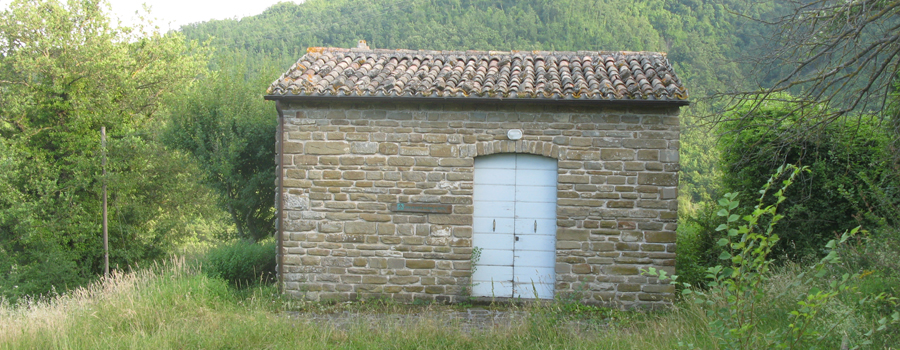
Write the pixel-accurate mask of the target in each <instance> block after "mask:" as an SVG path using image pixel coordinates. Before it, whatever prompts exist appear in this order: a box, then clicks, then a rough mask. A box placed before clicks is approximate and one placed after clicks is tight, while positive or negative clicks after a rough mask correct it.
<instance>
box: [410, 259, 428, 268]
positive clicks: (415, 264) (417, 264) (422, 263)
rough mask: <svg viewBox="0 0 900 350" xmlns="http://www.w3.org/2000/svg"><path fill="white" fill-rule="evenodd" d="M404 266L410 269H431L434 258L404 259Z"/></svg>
mask: <svg viewBox="0 0 900 350" xmlns="http://www.w3.org/2000/svg"><path fill="white" fill-rule="evenodd" d="M406 267H407V268H410V269H433V268H434V260H415V259H409V260H406Z"/></svg>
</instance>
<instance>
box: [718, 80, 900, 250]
mask: <svg viewBox="0 0 900 350" xmlns="http://www.w3.org/2000/svg"><path fill="white" fill-rule="evenodd" d="M784 100H786V101H787V100H789V98H787V97H785V98H784ZM807 112H808V111H804V110H798V109H797V107H796V106H795V105H792V104H790V103H787V102H784V103H778V102H774V101H768V102H765V103H762V104H760V105H758V106H755V105H753V104H752V103H747V104H745V105H743V106H739V108H737V109H736V110H735V111H734V112H732V113H734V114H733V116H734V118H733V119H741V120H739V121H734V122H729V123H724V124H723V125H722V127H723V131H725V136H723V138H722V140H721V142H720V145H721V147H722V165H723V167H724V168H723V176H722V181H723V187H724V191H725V192H735V193H741V195H740V196H739V198H737V199H738V200H739V201H740V202H741V203H752V202H753V201H752V200H751V198H752V197H753V195H754V193H755V191H756V190H757V189H759V188H760V187H762V185H763V184H764V183H765V181H766V179H767V178H768V177H769V172H770V171H771V169H775V168H778V167H779V166H783V165H785V164H798V165H802V166H806V167H807V168H808V169H809V171H808V172H804V173H802V174H800V175H798V177H797V179H796V183H795V185H794V186H792V187H791V188H790V189H788V190H786V192H785V197H786V200H785V202H784V203H782V204H781V205H779V213H778V214H780V215H783V216H784V218H783V219H782V221H783V222H782V225H779V226H778V227H775V228H774V230H775V231H774V233H776V234H778V235H779V236H780V237H781V240H780V243H779V245H778V246H776V247H774V251H773V256H775V257H787V258H789V259H792V260H799V259H801V258H806V257H810V256H819V257H821V256H822V254H823V252H824V247H823V246H822V245H823V244H824V243H825V242H827V241H828V240H829V239H831V238H834V237H836V236H838V235H840V234H841V232H844V231H846V230H849V229H851V228H853V227H856V226H859V225H862V226H863V228H865V229H872V228H874V227H877V226H879V225H880V224H881V223H882V222H883V221H882V220H881V219H880V218H879V217H883V215H882V214H881V213H877V214H876V215H869V214H868V213H870V212H872V211H873V210H874V209H876V208H877V207H878V205H877V204H878V203H874V202H873V198H874V196H875V194H880V195H881V198H882V199H883V200H885V201H887V202H889V203H894V204H897V203H898V199H900V193H898V192H900V191H898V188H897V184H898V183H897V181H896V175H897V174H898V171H897V169H895V168H894V167H892V165H891V155H890V154H889V151H888V149H889V147H888V146H889V144H890V135H889V133H888V132H887V131H885V130H884V127H883V126H882V125H881V124H879V121H878V119H877V118H875V117H871V116H858V117H856V118H848V119H845V120H839V121H835V122H832V123H830V124H828V125H827V126H824V127H822V126H820V125H819V124H817V123H816V121H815V120H809V119H807V118H805V114H806V113H807ZM746 114H751V115H753V118H737V117H738V116H744V115H746ZM779 180H782V179H779ZM882 189H883V190H882ZM770 200H771V199H770ZM767 204H771V202H769V203H767ZM750 210H751V208H750V207H749V206H748V205H742V206H741V207H739V208H737V212H738V213H742V214H747V213H749V211H750ZM718 238H720V237H717V239H718Z"/></svg>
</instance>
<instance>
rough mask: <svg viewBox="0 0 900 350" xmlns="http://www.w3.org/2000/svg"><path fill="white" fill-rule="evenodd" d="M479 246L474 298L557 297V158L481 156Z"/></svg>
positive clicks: (475, 235) (477, 198) (477, 160)
mask: <svg viewBox="0 0 900 350" xmlns="http://www.w3.org/2000/svg"><path fill="white" fill-rule="evenodd" d="M474 182H475V186H474V220H473V245H474V246H475V247H477V248H480V249H481V256H480V258H479V260H478V261H477V262H476V264H475V266H474V268H475V272H474V273H473V275H472V282H473V288H472V295H474V296H486V297H514V298H519V297H521V298H535V297H537V298H540V299H551V298H553V294H554V289H555V284H556V272H555V267H556V183H557V161H556V159H552V158H547V157H541V156H536V155H531V154H509V153H507V154H494V155H490V156H483V157H477V158H475V174H474Z"/></svg>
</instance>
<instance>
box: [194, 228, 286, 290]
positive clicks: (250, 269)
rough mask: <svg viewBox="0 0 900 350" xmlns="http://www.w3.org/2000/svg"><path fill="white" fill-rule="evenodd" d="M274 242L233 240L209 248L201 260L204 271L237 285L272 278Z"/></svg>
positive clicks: (272, 280) (270, 281) (241, 285)
mask: <svg viewBox="0 0 900 350" xmlns="http://www.w3.org/2000/svg"><path fill="white" fill-rule="evenodd" d="M275 255H276V251H275V242H274V241H272V240H268V241H263V242H259V243H253V242H249V241H243V240H236V241H233V242H229V243H225V244H222V245H220V246H218V247H215V248H212V249H210V250H209V252H207V253H206V257H205V258H204V259H203V270H204V271H206V274H207V275H209V276H210V277H218V278H222V279H224V280H226V281H228V282H229V283H231V284H232V285H233V286H236V287H249V286H255V285H257V284H266V283H272V282H274V281H275V265H276V259H275Z"/></svg>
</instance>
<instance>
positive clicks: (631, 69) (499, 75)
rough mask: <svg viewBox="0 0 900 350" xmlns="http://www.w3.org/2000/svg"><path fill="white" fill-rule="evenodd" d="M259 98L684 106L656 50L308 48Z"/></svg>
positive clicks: (665, 62)
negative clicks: (635, 102)
mask: <svg viewBox="0 0 900 350" xmlns="http://www.w3.org/2000/svg"><path fill="white" fill-rule="evenodd" d="M267 94H268V95H269V96H268V97H267V98H270V99H278V98H281V97H289V96H355V97H375V98H378V97H384V98H398V97H400V98H428V97H431V98H461V99H466V98H481V99H498V100H501V99H526V100H548V99H549V100H559V99H565V100H585V101H620V100H650V101H672V102H683V103H687V98H688V95H687V90H686V89H685V88H684V86H683V85H682V83H681V80H680V79H678V77H676V76H675V73H674V72H673V71H672V66H671V65H669V62H668V60H667V59H666V56H665V54H662V53H657V52H597V51H578V52H556V51H552V52H551V51H528V52H526V51H512V52H500V51H465V52H462V51H416V50H382V49H379V50H370V49H365V48H364V49H342V48H321V47H315V48H309V49H308V50H307V54H306V55H304V56H303V57H301V58H300V60H299V61H297V63H296V64H294V65H293V66H292V67H291V69H290V70H288V72H287V73H285V74H284V75H282V76H281V78H279V79H278V80H276V81H275V82H273V83H272V85H271V86H269V89H268V90H267Z"/></svg>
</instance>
